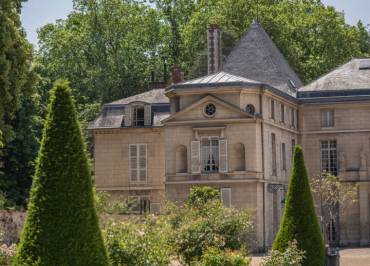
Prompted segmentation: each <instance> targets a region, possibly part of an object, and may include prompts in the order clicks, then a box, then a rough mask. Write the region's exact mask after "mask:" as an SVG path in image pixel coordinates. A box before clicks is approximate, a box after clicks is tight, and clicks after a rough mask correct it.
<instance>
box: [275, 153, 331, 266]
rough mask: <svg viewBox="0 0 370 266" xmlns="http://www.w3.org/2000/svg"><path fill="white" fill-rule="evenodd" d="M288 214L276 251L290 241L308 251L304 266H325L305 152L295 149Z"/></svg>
mask: <svg viewBox="0 0 370 266" xmlns="http://www.w3.org/2000/svg"><path fill="white" fill-rule="evenodd" d="M285 202H286V204H285V211H284V215H283V219H282V222H281V224H280V228H279V232H278V234H277V236H276V239H275V241H274V244H273V247H272V248H273V249H275V250H279V251H281V252H283V251H285V249H286V248H287V246H288V243H289V242H290V241H293V240H294V239H295V240H297V242H298V248H299V249H300V250H303V251H305V259H304V262H303V265H304V266H308V265H312V266H321V265H324V264H325V247H324V242H323V238H322V235H321V231H320V226H319V223H318V220H317V216H316V212H315V207H314V202H313V198H312V194H311V190H310V185H309V181H308V177H307V170H306V167H305V164H304V158H303V150H302V148H301V147H300V146H296V148H295V150H294V160H293V169H292V175H291V177H290V181H289V186H288V192H287V196H286V201H285Z"/></svg>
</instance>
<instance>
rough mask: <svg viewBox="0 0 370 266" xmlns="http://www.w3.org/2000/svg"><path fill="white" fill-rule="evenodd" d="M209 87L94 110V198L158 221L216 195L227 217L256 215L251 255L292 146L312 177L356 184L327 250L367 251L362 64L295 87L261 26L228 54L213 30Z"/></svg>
mask: <svg viewBox="0 0 370 266" xmlns="http://www.w3.org/2000/svg"><path fill="white" fill-rule="evenodd" d="M207 39H208V75H207V76H203V77H199V78H196V79H193V80H187V81H183V80H182V79H181V71H180V70H179V69H178V68H176V67H175V68H174V69H173V78H172V81H173V83H172V85H169V86H167V87H165V88H163V87H161V88H157V89H151V90H149V91H147V92H144V93H141V94H138V95H134V96H131V97H128V98H125V99H121V100H118V101H115V102H112V103H108V104H105V105H104V106H103V109H102V112H101V115H100V116H99V117H98V118H97V119H96V121H95V122H94V123H93V124H92V125H91V126H90V128H89V129H90V131H91V133H92V135H93V139H94V158H95V160H94V172H95V177H96V186H97V189H98V190H104V191H108V192H109V193H110V194H111V195H112V197H114V198H116V199H122V200H126V199H130V200H134V201H136V209H135V210H136V211H137V212H143V211H151V212H160V210H161V203H162V202H163V200H164V199H168V200H171V201H176V202H183V201H184V200H185V199H186V198H187V196H188V193H189V190H190V188H191V187H192V186H195V185H207V186H212V187H215V188H218V189H219V190H220V192H221V198H222V201H223V203H224V204H225V205H226V206H230V207H235V208H240V209H249V210H251V211H253V213H254V214H255V215H254V217H255V224H256V239H257V243H258V246H259V247H260V248H266V247H269V246H271V244H272V241H273V240H274V237H275V234H276V232H277V230H278V227H279V223H280V217H281V214H282V211H283V207H284V197H285V193H286V189H287V184H288V178H289V175H290V169H291V163H292V153H293V148H294V146H295V144H300V145H302V147H303V149H304V154H305V160H306V166H307V168H308V172H309V176H310V177H313V176H317V175H320V174H321V173H322V172H323V171H329V172H331V173H333V174H335V175H338V176H339V177H340V178H341V179H342V180H343V181H344V182H353V183H357V184H358V194H359V201H358V202H357V203H355V204H354V205H352V206H351V207H350V208H348V209H347V210H345V211H344V212H341V213H340V215H339V217H338V219H337V220H335V221H333V223H332V224H331V226H330V227H329V228H327V230H330V238H331V241H333V242H337V243H340V244H341V245H368V244H370V240H369V235H370V232H369V226H370V215H369V211H370V204H369V201H370V199H369V194H370V161H369V159H370V59H353V60H351V61H350V62H348V63H346V64H344V65H342V66H340V67H338V68H337V69H335V70H333V71H332V72H330V73H328V74H326V75H324V76H322V77H320V78H319V79H317V80H316V81H313V82H312V83H310V84H308V85H306V86H304V85H303V84H302V82H301V80H300V79H299V77H298V76H297V75H296V73H295V72H294V71H293V69H292V68H291V67H290V66H289V64H288V62H287V60H286V59H285V58H284V56H283V55H282V54H281V52H280V51H279V50H278V48H277V47H276V45H275V44H274V43H273V42H272V40H271V39H270V37H269V36H268V35H267V33H266V32H265V31H264V29H263V28H262V26H261V25H260V24H258V23H253V24H252V25H251V27H250V28H249V30H248V31H247V32H246V34H245V35H244V37H242V39H241V40H240V41H239V43H238V44H237V45H236V46H235V47H234V48H233V50H232V51H231V52H230V54H229V55H228V56H227V57H226V58H225V59H223V57H222V54H221V50H222V49H221V31H220V30H219V29H218V28H217V27H216V26H211V27H210V28H209V29H208V32H207Z"/></svg>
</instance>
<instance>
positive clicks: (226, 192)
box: [221, 188, 231, 208]
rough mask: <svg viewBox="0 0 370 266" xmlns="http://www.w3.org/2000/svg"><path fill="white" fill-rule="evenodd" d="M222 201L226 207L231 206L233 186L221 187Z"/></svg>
mask: <svg viewBox="0 0 370 266" xmlns="http://www.w3.org/2000/svg"><path fill="white" fill-rule="evenodd" d="M221 201H222V203H223V204H224V206H225V207H229V208H230V207H231V188H221Z"/></svg>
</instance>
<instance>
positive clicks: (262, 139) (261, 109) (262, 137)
mask: <svg viewBox="0 0 370 266" xmlns="http://www.w3.org/2000/svg"><path fill="white" fill-rule="evenodd" d="M259 96H260V97H259V104H260V115H261V118H262V120H261V145H262V179H263V180H264V179H265V145H264V127H263V89H261V93H260V95H259ZM265 190H266V188H265V182H263V191H262V192H263V193H262V200H263V202H262V210H263V215H262V217H263V231H262V232H263V233H262V235H263V249H264V251H266V213H265V211H266V208H265V203H266V200H265Z"/></svg>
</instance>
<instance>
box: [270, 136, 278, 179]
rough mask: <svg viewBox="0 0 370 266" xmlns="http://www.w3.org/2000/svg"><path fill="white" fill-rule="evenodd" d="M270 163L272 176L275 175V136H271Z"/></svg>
mask: <svg viewBox="0 0 370 266" xmlns="http://www.w3.org/2000/svg"><path fill="white" fill-rule="evenodd" d="M271 157H272V158H271V163H272V175H273V176H276V175H277V169H276V137H275V134H274V133H272V134H271Z"/></svg>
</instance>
